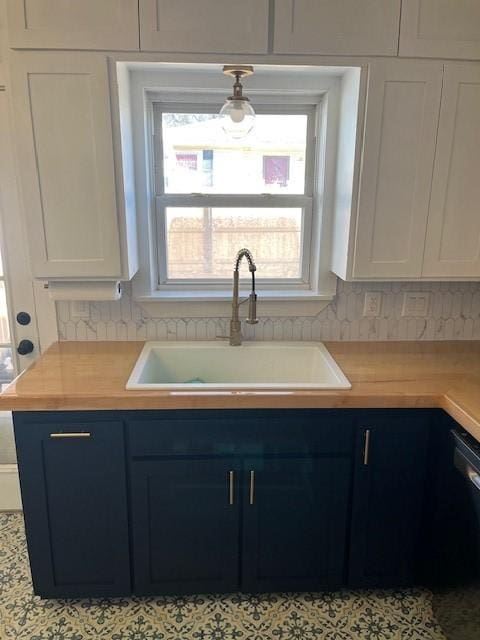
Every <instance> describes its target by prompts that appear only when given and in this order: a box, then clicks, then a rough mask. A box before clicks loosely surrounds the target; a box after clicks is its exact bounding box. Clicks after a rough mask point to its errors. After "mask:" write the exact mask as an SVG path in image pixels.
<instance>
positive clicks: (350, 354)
mask: <svg viewBox="0 0 480 640" xmlns="http://www.w3.org/2000/svg"><path fill="white" fill-rule="evenodd" d="M143 344H144V343H143V342H60V343H56V344H54V345H52V346H51V347H50V348H49V349H48V350H47V351H46V352H45V353H44V354H43V355H42V356H41V357H40V358H39V359H38V360H37V361H36V362H35V363H34V364H33V365H32V366H31V367H30V369H28V370H27V371H26V372H24V373H23V374H22V375H20V376H19V377H18V378H17V379H16V380H14V381H13V382H12V383H11V384H10V385H9V386H8V387H7V388H6V390H5V391H4V392H3V394H1V395H0V410H17V411H42V410H49V411H51V410H88V409H220V408H221V409H233V408H237V409H241V408H244V409H246V408H272V407H275V408H314V407H349V408H359V407H371V408H375V407H377V408H378V407H391V408H406V407H410V408H413V407H424V408H442V409H445V410H446V411H447V412H448V413H449V414H450V415H451V416H452V417H453V418H455V419H456V420H457V421H458V422H459V423H460V424H461V425H462V426H463V427H464V428H465V429H467V430H468V431H469V432H470V433H471V434H472V435H473V436H475V437H476V438H477V439H478V440H480V342H477V341H475V342H472V341H452V342H373V343H372V342H326V343H325V344H326V346H327V348H328V350H329V351H330V353H331V354H332V356H333V357H334V358H335V360H336V361H337V362H338V364H339V366H340V367H341V369H342V370H343V371H344V373H345V375H346V376H347V377H348V378H349V380H350V381H351V383H352V388H351V389H349V390H325V391H323V390H305V391H303V390H295V391H286V392H284V391H240V390H239V391H213V392H212V391H198V392H191V391H180V392H178V391H177V392H170V391H127V390H126V389H125V384H126V381H127V379H128V377H129V375H130V372H131V370H132V368H133V365H134V363H135V362H136V360H137V357H138V355H139V353H140V351H141V349H142V347H143Z"/></svg>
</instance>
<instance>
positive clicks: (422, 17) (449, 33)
mask: <svg viewBox="0 0 480 640" xmlns="http://www.w3.org/2000/svg"><path fill="white" fill-rule="evenodd" d="M400 55H401V56H417V57H422V56H423V57H427V58H467V59H468V58H470V59H474V60H476V59H478V58H480V2H479V0H403V5H402V22H401V26H400Z"/></svg>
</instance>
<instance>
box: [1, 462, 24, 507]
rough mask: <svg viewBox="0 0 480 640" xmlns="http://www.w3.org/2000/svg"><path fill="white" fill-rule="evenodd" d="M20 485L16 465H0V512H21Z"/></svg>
mask: <svg viewBox="0 0 480 640" xmlns="http://www.w3.org/2000/svg"><path fill="white" fill-rule="evenodd" d="M21 510H22V499H21V497H20V483H19V480H18V467H17V465H16V464H0V511H21Z"/></svg>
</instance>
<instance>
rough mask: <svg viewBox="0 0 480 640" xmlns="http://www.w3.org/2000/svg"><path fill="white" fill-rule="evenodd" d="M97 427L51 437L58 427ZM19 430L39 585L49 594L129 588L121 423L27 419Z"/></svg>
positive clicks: (119, 591)
mask: <svg viewBox="0 0 480 640" xmlns="http://www.w3.org/2000/svg"><path fill="white" fill-rule="evenodd" d="M57 432H62V433H65V432H67V433H72V432H74V433H78V432H86V433H90V437H68V438H52V437H51V435H50V434H51V433H57ZM15 438H16V443H17V453H18V464H19V471H20V481H21V489H22V501H23V507H24V512H25V527H26V533H27V540H28V549H29V555H30V563H31V567H32V577H33V582H34V587H35V592H36V593H37V594H39V595H41V596H44V597H82V596H85V597H90V596H120V595H126V594H128V593H129V592H130V563H129V548H128V523H127V503H126V477H125V461H124V459H125V452H124V445H123V430H122V425H121V423H116V422H103V423H93V424H92V423H91V422H86V423H81V422H75V423H68V422H67V423H66V424H65V423H60V424H55V423H53V424H36V423H34V424H24V423H23V422H22V420H21V418H17V417H16V418H15Z"/></svg>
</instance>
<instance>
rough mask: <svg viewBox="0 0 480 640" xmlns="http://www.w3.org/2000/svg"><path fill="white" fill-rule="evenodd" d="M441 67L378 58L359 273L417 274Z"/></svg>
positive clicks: (358, 240) (361, 204)
mask: <svg viewBox="0 0 480 640" xmlns="http://www.w3.org/2000/svg"><path fill="white" fill-rule="evenodd" d="M442 72H443V67H442V65H441V64H440V63H438V64H437V63H428V62H427V63H414V62H407V61H393V60H392V61H388V62H375V63H373V64H372V65H371V68H370V75H369V83H368V104H367V112H366V123H365V133H364V148H363V159H362V173H361V180H360V189H359V198H358V212H357V222H356V235H355V251H354V263H353V274H352V275H353V277H354V278H418V277H420V276H421V273H422V260H423V249H424V243H425V229H426V226H427V216H428V203H429V197H430V186H431V179H432V167H433V161H434V156H435V138H436V131H437V123H438V112H439V108H440V96H441V90H442Z"/></svg>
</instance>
